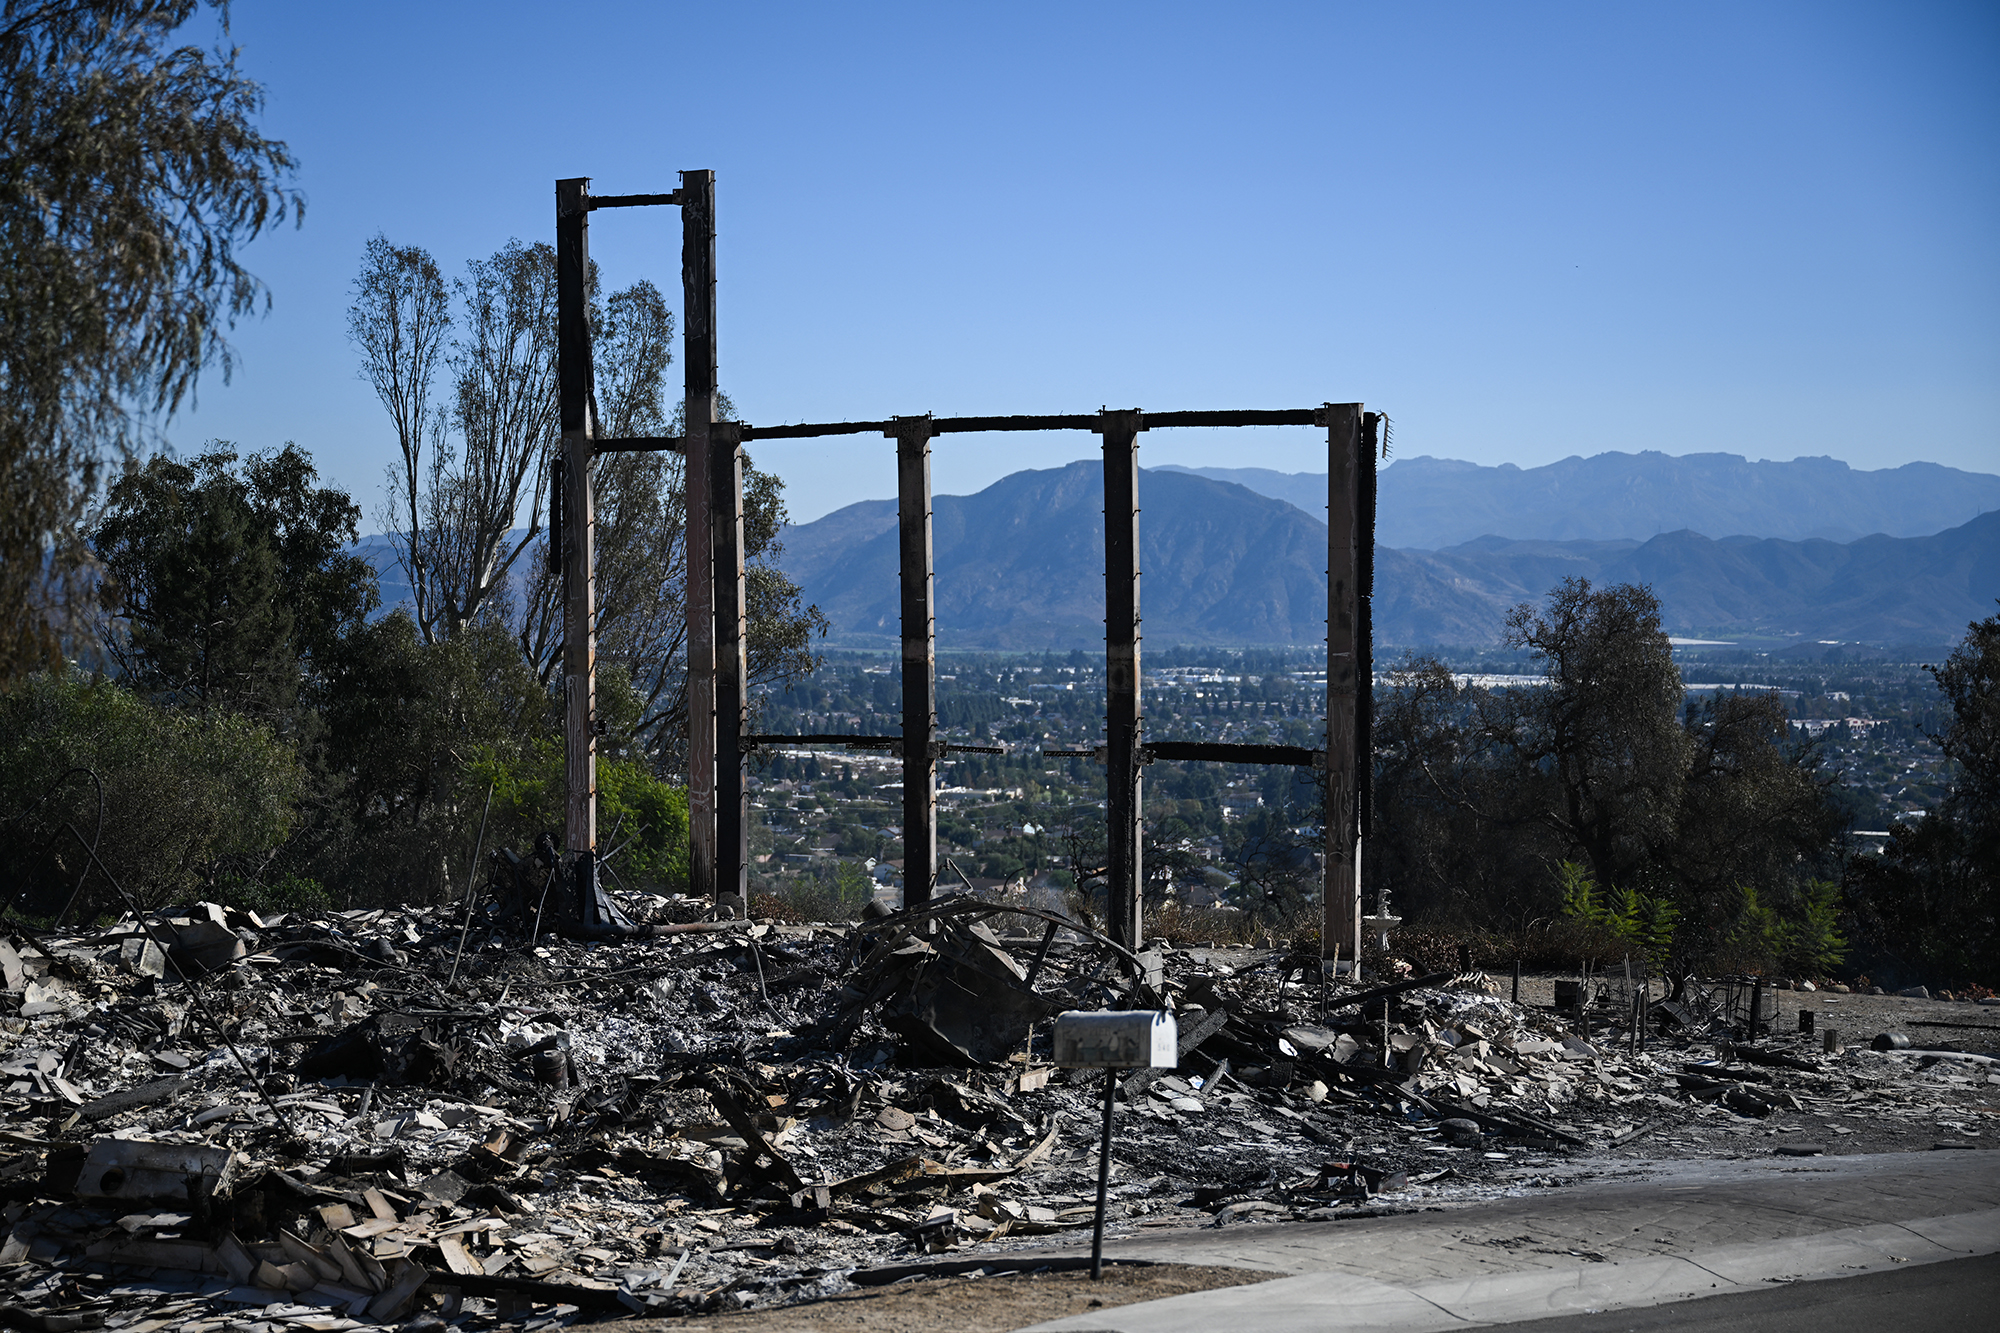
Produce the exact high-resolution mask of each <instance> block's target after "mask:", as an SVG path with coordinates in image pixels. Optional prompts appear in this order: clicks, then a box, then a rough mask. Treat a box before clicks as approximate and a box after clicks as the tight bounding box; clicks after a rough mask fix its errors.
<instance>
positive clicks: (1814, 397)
mask: <svg viewBox="0 0 2000 1333" xmlns="http://www.w3.org/2000/svg"><path fill="white" fill-rule="evenodd" d="M190 31H191V32H192V31H195V30H193V29H191V30H190ZM233 39H234V40H235V41H236V42H237V43H238V44H240V45H241V46H242V48H243V63H244V67H245V69H246V70H247V71H248V72H249V73H250V74H251V75H252V76H254V77H256V78H258V79H260V80H262V81H263V82H264V83H265V84H266V85H267V86H268V89H269V93H270V100H269V106H268V109H267V114H266V119H265V128H266V131H267V133H270V134H272V135H275V136H277V137H280V138H284V139H286V140H288V141H289V142H290V143H291V145H292V147H293V148H294V150H295V151H296V153H297V154H298V156H299V158H300V160H301V163H302V166H303V171H302V175H301V184H302V186H303V187H304V189H305V191H306V192H307V194H308V196H309V199H310V208H309V211H308V214H307V217H306V222H305V225H304V227H303V228H302V229H300V230H298V231H291V230H287V231H285V232H283V233H280V234H274V235H271V236H268V237H266V238H264V239H261V240H259V241H258V242H257V243H255V244H254V245H253V246H251V247H250V248H249V249H248V250H247V251H246V252H245V256H246V260H247V262H248V263H249V265H250V267H251V268H252V269H253V270H254V271H256V272H257V273H258V274H259V275H260V276H261V277H262V278H264V279H265V280H266V281H267V282H268V284H269V286H270V288H271V291H272V294H273V297H274V301H275V304H274V308H273V310H272V312H271V313H270V314H269V315H268V316H267V317H262V318H259V319H257V320H254V321H251V322H248V323H245V324H243V325H241V326H239V328H238V329H237V330H236V333H235V336H234V341H235V342H236V344H237V346H238V348H239V349H240V351H241V354H242V366H241V368H240V369H239V371H238V373H237V375H236V377H235V380H234V382H233V383H232V384H230V385H228V386H225V385H223V384H222V382H221V381H220V379H219V377H214V376H211V377H208V378H206V379H205V380H204V382H203V384H202V386H201V389H200V397H199V404H198V406H197V408H196V409H195V410H193V411H191V412H186V413H184V414H183V415H182V416H181V417H180V418H179V419H178V420H176V421H175V422H174V423H173V424H172V426H171V429H170V432H169V434H170V436H171V438H172V439H173V441H174V442H175V444H176V446H177V447H179V448H181V449H182V450H183V451H185V450H187V449H190V448H192V447H194V446H197V445H199V444H200V443H201V442H202V441H203V440H205V439H208V438H224V439H231V440H234V441H236V442H237V443H238V444H239V445H242V446H244V447H247V448H263V447H267V446H272V445H276V444H280V443H282V442H283V441H285V440H288V439H289V440H296V441H297V442H298V443H299V444H301V445H303V446H305V447H306V448H308V449H309V450H311V452H312V453H313V454H314V456H315V457H316V458H317V459H318V460H319V463H320V465H321V469H322V472H323V473H324V474H325V475H327V476H328V477H330V478H331V479H333V480H335V481H337V482H338V483H340V484H342V485H344V486H346V487H348V488H349V489H351V490H353V491H354V492H355V494H356V495H357V497H358V498H360V499H362V501H363V503H364V506H365V507H367V508H368V509H369V510H371V511H372V510H373V509H374V507H375V506H376V504H377V503H378V496H379V489H380V478H381V475H382V469H383V467H384V465H385V464H386V463H387V462H388V461H389V460H390V458H391V457H392V456H393V453H394V441H393V438H392V437H391V435H390V433H389V431H388V429H387V420H386V417H385V416H384V414H383V413H382V410H381V408H380V407H379V406H378V405H377V404H376V402H375V401H374V399H373V397H372V395H371V394H370V392H369V390H368V389H367V387H366V386H365V385H363V384H362V383H361V382H360V381H359V380H358V379H357V378H356V374H355V371H356V361H355V357H354V354H353V351H352V349H351V348H350V347H349V346H348V345H347V343H346V339H345V310H346V306H347V302H348V283H349V282H350V280H351V279H352V277H353V275H354V273H355V270H356V268H357V267H358V264H359V261H360V256H361V250H362V246H363V244H364V242H365V241H366V239H367V238H368V237H369V236H371V235H372V234H374V233H375V232H377V231H381V232H383V233H385V234H387V235H388V236H389V237H390V238H391V239H392V240H395V241H397V242H402V243H416V244H421V245H424V246H426V247H428V248H429V249H430V250H431V251H432V252H433V253H434V254H436V255H437V256H438V258H439V259H440V260H441V261H442V262H444V263H445V265H446V267H447V268H448V269H453V270H455V269H457V268H458V267H459V266H460V265H461V264H462V263H463V261H464V260H466V259H468V258H471V257H474V256H481V255H485V254H488V253H490V252H492V251H493V250H494V249H496V248H498V247H499V246H500V245H501V244H503V243H504V242H505V241H507V240H508V239H509V238H510V237H516V236H518V237H521V238H523V239H537V238H548V237H551V236H552V234H553V214H554V194H553V182H554V180H555V179H556V178H557V177H560V176H572V175H588V176H591V177H593V179H594V184H593V188H594V189H595V190H597V191H598V192H600V193H627V192H640V191H656V190H670V189H672V188H674V186H675V184H676V183H677V177H676V172H677V171H679V170H681V169H684V168H696V167H707V168H712V169H714V170H715V171H716V172H717V177H718V185H717V195H718V203H717V211H718V222H719V240H718V271H719V280H720V315H719V320H718V325H719V332H720V340H721V369H722V382H723V385H724V387H725V388H726V389H727V390H728V391H729V392H730V394H731V395H732V396H733V397H734V398H735V400H736V402H737V404H738V405H739V408H740V409H741V411H742V414H743V416H744V417H745V418H746V419H747V420H750V421H753V422H776V421H797V420H826V419H842V418H857V417H858V418H876V417H883V416H888V415H891V414H895V413H913V412H922V411H934V412H938V413H940V414H953V415H956V414H970V413H988V412H996V413H997V412H1050V411H1082V410H1090V409H1094V408H1096V407H1098V406H1100V405H1109V406H1115V407H1143V408H1152V409H1155V410H1166V409H1172V408H1192V407H1277V406H1301V405H1308V404H1312V403H1317V402H1320V401H1323V400H1339V401H1351V400H1356V399H1359V400H1362V401H1365V402H1367V403H1368V404H1369V405H1370V406H1371V407H1379V408H1381V409H1383V410H1386V411H1388V412H1389V413H1391V414H1392V416H1393V417H1394V419H1395V421H1396V423H1397V425H1396V443H1397V452H1398V454H1400V455H1417V454H1431V455H1436V456H1440V457H1451V458H1463V459H1471V460H1474V461H1477V462H1482V463H1498V462H1514V463H1518V464H1520V465H1522V466H1531V465H1534V464H1538V463H1545V462H1549V461H1552V460H1554V459H1558V458H1561V457H1564V456H1567V455H1570V454H1592V453H1598V452H1602V451H1604V450H1608V449H1622V450H1638V449H1660V450H1664V451H1666V452H1668V453H1675V454H1680V453H1692V452H1699V451H1706V450H1720V451H1726V452H1731V453H1741V454H1746V455H1748V456H1750V457H1752V458H1759V457H1764V458H1791V457H1794V456H1797V455H1802V454H1828V455H1832V456H1833V457H1836V458H1841V459H1845V460H1846V461H1848V462H1849V463H1851V464H1853V465H1854V466H1856V467H1867V468H1876V467H1890V466H1895V465H1897V464H1900V463H1903V462H1907V461H1910V460H1912V459H1929V460H1932V461H1936V462H1942V463H1947V464H1951V465H1954V466H1957V467H1962V468H1969V469H1974V470H1978V471H2000V246H1996V244H1995V240H1996V238H2000V77H1996V71H2000V6H1995V5H1992V4H1958V3H1923V2H1920V0H1905V2H1903V3H1893V4H1892V3H1873V4H1849V3H1837V2H1834V0H1815V2H1813V3H1800V4H1794V3H1765V4H1745V3H1734V4H1702V3H1675V4H1655V5H1635V4H1589V5H1573V4H1528V3H1515V4H1507V5H1501V4H1470V3H1429V4H1405V5H1396V6H1384V5H1361V4H1347V3H1324V4H1311V5H1307V4H1299V5H1286V4H1266V5H1244V4H1238V5H1177V4H1166V3H1152V4H1144V5H1137V4H1135V5H1113V4H1077V3H1071V4H1065V5H1040V4H1032V3H1018V2H1017V3H1010V4H1007V5H1004V6H1001V5H991V6H974V5H941V4H928V5H840V6H835V5H824V4H822V5H807V4H744V3H739V4H729V5H714V4H705V5H684V4H670V3H654V4H629V5H627V4H611V3H601V4H570V5H551V4H547V3H542V4H536V5H526V4H518V5H517V4H498V3H482V4H460V3H424V2H423V0H417V2H416V3H411V2H410V0H405V2H404V3H401V4H393V5H392V4H379V3H370V2H359V3H348V4H343V5H339V6H331V5H297V4H275V3H271V2H270V0H237V3H236V4H235V6H234V11H233ZM678 238H679V215H678V212H677V211H676V210H673V209H654V210H644V211H640V210H632V211H624V212H617V213H599V214H597V215H596V216H595V217H594V218H593V222H592V231H591V244H592V252H593V255H594V256H595V257H596V258H597V259H598V260H599V262H600V263H601V264H602V266H603V268H604V270H605V273H606V276H607V278H608V279H609V280H610V281H611V282H612V283H613V284H614V285H621V284H623V283H624V282H628V281H630V280H631V279H633V278H635V277H638V276H642V275H644V276H650V277H652V278H653V279H654V280H655V281H656V282H658V284H659V285H660V286H661V288H662V289H663V290H665V291H667V292H668V293H669V295H670V297H672V298H673V299H674V300H675V301H676V303H677V302H678V296H679V282H678V266H679V255H678ZM677 374H678V372H677V371H676V375H677ZM1094 443H1095V442H1094V440H1092V439H1091V438H1090V437H1086V436H1081V435H1076V436H1071V435H1060V436H1041V437H1021V436H1011V437H1000V438H995V437H987V438H977V437H965V436H958V437H950V438H948V439H946V440H943V441H941V442H940V443H939V445H938V446H937V449H936V455H935V466H934V473H935V484H936V488H937V489H938V490H939V491H940V492H965V491H969V490H973V489H977V488H978V487H980V486H983V485H985V484H987V483H989V482H991V481H993V480H995V479H996V478H998V477H1000V476H1003V475H1005V474H1006V473H1008V472H1012V471H1015V470H1018V469H1019V468H1023V467H1047V466H1055V465H1058V464H1060V463H1063V462H1066V461H1068V460H1070V459H1072V458H1077V457H1082V456H1085V455H1086V454H1088V453H1089V452H1090V451H1091V450H1092V449H1093V448H1094ZM1323 448H1324V446H1323V443H1321V442H1320V441H1319V440H1317V439H1316V438H1315V437H1314V434H1313V432H1310V431H1305V430H1296V431H1270V432H1226V433H1225V432H1180V433H1173V432H1161V433H1158V434H1149V435H1147V436H1146V437H1144V438H1143V451H1142V454H1141V459H1142V462H1144V463H1146V464H1149V465H1152V464H1160V463H1184V464H1194V465H1198V464H1204V463H1210V464H1217V465H1224V466H1262V467H1274V468H1279V469H1282V470H1286V471H1303V470H1312V471H1318V470H1323V468H1324V466H1325V463H1324V456H1323ZM754 452H755V456H756V461H757V462H758V463H759V465H761V466H765V467H770V468H775V469H776V470H777V471H779V472H780V474H781V475H783V476H784V477H785V478H786V479H787V481H788V483H789V492H788V494H789V497H790V499H791V504H792V510H793V514H794V516H795V517H796V518H801V519H805V518H812V517H815V516H817V515H819V514H822V513H825V512H827V511H828V510H830V509H834V508H837V507H839V506H840V505H843V504H847V503H850V502H852V501H855V500H859V499H865V498H872V497H880V496H887V495H891V494H893V493H894V472H893V447H892V446H891V445H890V443H889V442H888V441H886V440H884V441H878V442H874V443H873V444H872V445H871V444H870V443H869V442H867V441H865V440H852V439H850V440H844V441H840V442H838V443H817V444H813V443H807V444H787V445H779V444H767V445H764V446H761V447H759V448H758V449H756V450H755V451H754ZM368 526H370V527H371V528H372V527H373V524H372V523H371V524H369V525H368Z"/></svg>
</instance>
